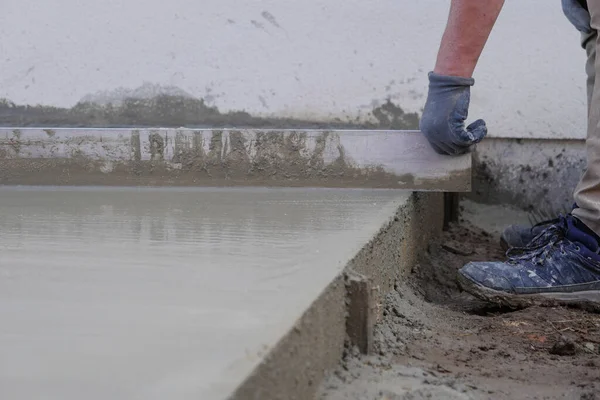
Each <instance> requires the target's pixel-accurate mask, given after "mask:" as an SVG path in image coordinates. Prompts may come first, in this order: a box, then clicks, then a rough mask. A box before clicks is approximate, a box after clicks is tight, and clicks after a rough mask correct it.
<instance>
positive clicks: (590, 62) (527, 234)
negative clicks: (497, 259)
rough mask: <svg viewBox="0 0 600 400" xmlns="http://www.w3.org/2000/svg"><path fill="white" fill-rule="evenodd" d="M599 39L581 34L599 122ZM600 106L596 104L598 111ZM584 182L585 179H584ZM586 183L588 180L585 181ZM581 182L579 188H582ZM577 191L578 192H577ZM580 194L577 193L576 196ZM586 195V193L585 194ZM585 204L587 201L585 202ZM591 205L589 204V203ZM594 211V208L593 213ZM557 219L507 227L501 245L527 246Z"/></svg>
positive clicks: (589, 90) (589, 88) (590, 93)
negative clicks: (596, 96)
mask: <svg viewBox="0 0 600 400" xmlns="http://www.w3.org/2000/svg"><path fill="white" fill-rule="evenodd" d="M597 40H598V31H597V30H593V31H592V32H591V33H582V34H581V47H583V48H584V49H585V51H586V54H587V62H586V63H585V73H586V75H587V81H586V88H587V108H588V121H589V120H591V119H592V118H594V121H596V124H597V117H598V116H597V115H591V113H590V110H591V107H592V97H593V94H594V85H595V82H596V46H597V43H596V42H597ZM599 108H600V106H598V105H596V111H597V110H598V109H599ZM590 126H595V125H594V122H588V133H587V136H588V138H589V137H590V135H591V134H593V133H591V130H590V129H589V127H590ZM582 182H583V179H582ZM585 183H586V184H588V183H587V181H586V182H585ZM581 187H582V185H581V184H580V185H579V187H578V188H577V191H578V190H579V188H581ZM577 191H576V193H577ZM577 197H578V196H577V195H575V198H577ZM584 197H585V194H584ZM584 204H585V203H584ZM588 207H589V205H588ZM586 212H589V210H586V209H581V210H579V211H576V214H579V213H586ZM593 212H594V211H593V210H592V213H593ZM580 218H582V219H585V216H580ZM555 222H556V220H554V219H551V220H548V221H543V222H540V223H539V224H537V225H535V226H526V225H511V226H509V227H507V228H506V229H505V230H504V231H503V232H502V235H501V236H500V246H502V248H503V249H504V250H508V249H510V248H514V247H525V246H527V244H528V243H529V242H531V241H532V240H533V239H534V238H535V237H536V236H537V235H539V234H540V233H542V232H543V231H544V230H545V229H546V228H548V227H549V226H550V225H552V224H553V223H555ZM595 232H596V233H598V234H600V232H599V231H598V230H596V229H595Z"/></svg>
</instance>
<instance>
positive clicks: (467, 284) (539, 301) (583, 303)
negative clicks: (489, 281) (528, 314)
mask: <svg viewBox="0 0 600 400" xmlns="http://www.w3.org/2000/svg"><path fill="white" fill-rule="evenodd" d="M458 284H459V285H460V287H461V288H462V289H463V290H464V291H465V292H468V293H470V294H472V295H473V296H475V297H477V298H479V299H481V300H484V301H487V302H489V303H493V304H497V305H499V306H506V307H510V308H515V309H518V308H527V307H531V306H541V307H556V306H576V307H581V308H585V309H587V310H590V311H595V312H600V290H588V291H582V292H552V293H539V294H510V293H506V292H502V291H500V290H494V289H490V288H488V287H485V286H483V285H481V284H479V283H477V282H475V281H472V280H471V279H469V278H468V277H466V276H464V275H463V274H461V273H460V272H459V273H458Z"/></svg>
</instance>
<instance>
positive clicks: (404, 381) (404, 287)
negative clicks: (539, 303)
mask: <svg viewBox="0 0 600 400" xmlns="http://www.w3.org/2000/svg"><path fill="white" fill-rule="evenodd" d="M471 206H472V205H471V204H467V207H471ZM467 211H469V210H467ZM477 213H486V210H485V207H484V208H483V209H481V210H479V211H478V212H477ZM477 213H475V214H473V213H471V214H469V215H467V216H465V220H463V221H462V222H461V223H460V224H457V225H455V226H453V227H452V228H451V229H450V230H449V231H448V232H445V233H444V235H443V237H442V238H441V240H440V241H439V242H437V243H434V244H432V245H431V246H430V248H429V251H428V252H427V254H425V255H424V256H423V259H422V262H420V264H419V265H418V266H417V267H415V269H414V270H413V271H412V273H411V275H410V277H409V279H408V281H407V282H405V283H403V284H401V285H398V286H397V287H396V291H394V292H392V293H390V294H389V295H388V296H387V298H386V302H385V304H384V305H383V306H384V321H383V322H382V323H381V324H379V325H378V326H376V330H375V354H374V355H370V356H361V355H360V354H358V353H357V352H356V351H355V350H352V349H348V351H347V354H346V355H345V357H344V360H343V362H342V364H341V365H340V367H339V368H338V370H336V371H335V372H334V373H333V374H331V376H330V377H329V378H328V380H327V381H326V382H325V383H324V384H323V385H322V387H321V391H320V394H319V396H318V398H319V399H320V400H341V399H357V400H358V399H360V400H399V399H582V400H592V399H600V357H599V355H600V314H595V313H590V312H588V311H585V310H581V309H573V308H536V307H533V308H528V309H523V310H510V309H500V308H498V307H494V306H490V305H488V304H485V303H483V302H481V301H479V300H477V299H475V298H473V297H471V296H470V295H468V294H466V293H464V292H461V291H460V290H459V288H458V287H457V285H456V283H455V282H456V278H455V276H456V270H457V269H458V268H460V267H462V266H463V265H464V264H465V263H466V262H468V261H474V260H475V261H476V260H489V259H502V258H503V252H502V250H501V249H500V246H499V244H498V235H497V231H495V232H493V233H488V232H486V231H484V230H483V229H481V228H480V227H477V226H475V225H473V224H472V223H471V222H469V221H473V220H475V221H477V215H476V214H477ZM482 215H483V214H482ZM487 215H489V213H488V214H487ZM474 217H475V218H474ZM468 220H469V221H468ZM479 225H481V224H479Z"/></svg>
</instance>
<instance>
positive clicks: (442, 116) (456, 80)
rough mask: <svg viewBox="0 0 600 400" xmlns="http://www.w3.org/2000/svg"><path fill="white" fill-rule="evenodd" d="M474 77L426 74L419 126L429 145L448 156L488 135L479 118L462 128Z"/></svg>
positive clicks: (463, 151)
mask: <svg viewBox="0 0 600 400" xmlns="http://www.w3.org/2000/svg"><path fill="white" fill-rule="evenodd" d="M474 83H475V80H474V79H473V78H461V77H458V76H445V75H439V74H436V73H434V72H430V73H429V93H428V95H427V102H426V103H425V109H424V110H423V115H422V116H421V122H420V123H419V128H420V129H421V132H422V133H423V134H424V135H425V137H426V138H427V139H428V140H429V143H430V144H431V147H433V149H434V150H435V151H436V152H438V153H440V154H447V155H459V154H464V153H467V152H469V150H470V149H471V146H472V145H474V144H476V143H479V142H480V141H481V140H482V139H483V138H484V137H485V135H486V134H487V127H486V125H485V122H484V121H483V120H482V119H478V120H477V121H475V122H473V123H472V124H471V125H469V126H467V128H466V129H465V120H466V119H467V116H468V114H469V101H470V98H471V91H470V89H471V86H473V84H474Z"/></svg>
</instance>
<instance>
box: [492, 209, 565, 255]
mask: <svg viewBox="0 0 600 400" xmlns="http://www.w3.org/2000/svg"><path fill="white" fill-rule="evenodd" d="M576 208H577V204H574V205H573V207H572V210H574V209H576ZM572 210H571V211H572ZM565 212H567V211H565ZM557 222H558V219H556V218H554V219H549V220H546V221H542V222H539V223H537V224H535V225H533V226H525V225H510V226H508V227H507V228H506V229H504V231H503V232H502V235H500V246H501V247H502V249H503V250H504V251H506V250H508V249H511V248H513V247H525V246H527V245H528V244H529V242H531V241H532V240H533V239H534V238H535V237H536V236H537V235H539V234H540V233H542V232H543V231H544V230H545V229H546V228H548V227H549V226H551V225H553V224H556V223H557Z"/></svg>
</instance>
